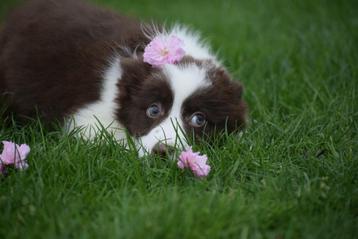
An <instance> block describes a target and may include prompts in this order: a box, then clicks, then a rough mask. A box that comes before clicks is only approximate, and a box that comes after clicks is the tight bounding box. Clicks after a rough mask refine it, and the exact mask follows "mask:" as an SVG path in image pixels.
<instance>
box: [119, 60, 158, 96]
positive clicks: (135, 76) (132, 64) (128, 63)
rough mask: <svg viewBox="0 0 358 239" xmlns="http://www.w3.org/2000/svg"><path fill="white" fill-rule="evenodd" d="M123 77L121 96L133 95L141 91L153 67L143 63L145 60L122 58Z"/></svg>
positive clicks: (120, 85)
mask: <svg viewBox="0 0 358 239" xmlns="http://www.w3.org/2000/svg"><path fill="white" fill-rule="evenodd" d="M121 67H122V72H123V73H122V77H121V80H120V84H119V88H120V92H121V95H122V94H123V93H122V92H124V93H125V94H128V95H131V94H132V93H133V91H135V90H136V89H139V87H140V86H141V85H142V83H143V82H144V81H145V80H146V78H147V77H148V75H149V74H150V73H151V71H152V70H153V67H152V66H151V65H149V64H147V63H145V62H144V61H143V58H122V59H121Z"/></svg>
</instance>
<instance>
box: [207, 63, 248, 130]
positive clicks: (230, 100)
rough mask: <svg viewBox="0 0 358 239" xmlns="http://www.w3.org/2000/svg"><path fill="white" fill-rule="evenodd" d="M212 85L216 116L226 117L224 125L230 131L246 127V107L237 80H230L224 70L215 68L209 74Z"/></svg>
mask: <svg viewBox="0 0 358 239" xmlns="http://www.w3.org/2000/svg"><path fill="white" fill-rule="evenodd" d="M209 77H210V79H211V81H212V83H213V91H212V92H213V96H212V97H213V98H214V99H215V102H216V103H217V104H218V105H217V109H216V116H214V117H219V118H220V119H223V118H225V117H226V120H227V122H226V124H227V127H228V128H229V129H230V130H233V131H234V130H235V129H241V128H244V127H245V125H246V111H247V106H246V103H245V101H244V100H243V98H242V95H243V86H242V85H241V83H240V82H239V81H237V80H232V79H231V76H230V75H229V73H228V72H227V71H226V69H224V68H216V69H214V70H212V71H211V72H210V76H209Z"/></svg>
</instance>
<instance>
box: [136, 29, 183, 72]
mask: <svg viewBox="0 0 358 239" xmlns="http://www.w3.org/2000/svg"><path fill="white" fill-rule="evenodd" d="M183 45H184V43H183V41H182V40H181V39H179V38H178V37H176V36H157V37H155V38H154V39H153V40H152V41H151V42H150V43H149V44H148V45H147V46H146V48H145V49H144V55H143V57H144V62H146V63H149V64H151V65H152V66H156V67H161V66H162V65H165V64H173V63H175V62H178V61H180V60H181V59H182V58H183V57H184V55H185V51H184V49H183Z"/></svg>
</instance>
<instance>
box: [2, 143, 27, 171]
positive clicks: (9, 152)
mask: <svg viewBox="0 0 358 239" xmlns="http://www.w3.org/2000/svg"><path fill="white" fill-rule="evenodd" d="M2 143H3V145H4V150H3V151H2V153H1V154H0V160H1V163H0V171H1V172H2V171H3V170H4V169H5V167H6V165H14V166H15V168H17V169H27V168H28V167H29V165H28V164H27V162H26V158H27V155H28V154H29V153H30V147H29V146H28V145H26V144H21V145H17V144H15V143H13V142H9V141H3V142H2Z"/></svg>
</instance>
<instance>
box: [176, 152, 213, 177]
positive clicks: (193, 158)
mask: <svg viewBox="0 0 358 239" xmlns="http://www.w3.org/2000/svg"><path fill="white" fill-rule="evenodd" d="M207 161H208V157H207V156H206V155H200V152H193V150H192V149H191V147H189V148H188V149H187V150H185V151H183V152H182V153H181V154H180V156H179V161H178V167H179V168H181V169H184V168H190V169H191V171H192V172H193V173H194V175H195V176H197V177H199V178H202V177H206V176H207V175H208V174H209V172H210V169H211V167H210V166H209V165H208V164H207Z"/></svg>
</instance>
